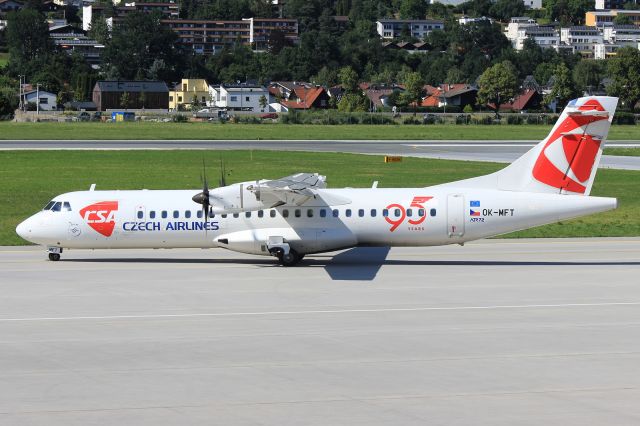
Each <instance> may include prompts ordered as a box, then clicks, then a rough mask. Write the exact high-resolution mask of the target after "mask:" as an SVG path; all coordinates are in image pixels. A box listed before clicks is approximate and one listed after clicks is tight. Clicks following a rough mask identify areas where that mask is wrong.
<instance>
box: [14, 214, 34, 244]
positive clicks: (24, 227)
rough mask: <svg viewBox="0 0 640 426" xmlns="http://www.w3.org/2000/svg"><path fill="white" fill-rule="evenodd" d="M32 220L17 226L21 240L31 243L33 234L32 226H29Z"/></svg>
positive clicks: (17, 232)
mask: <svg viewBox="0 0 640 426" xmlns="http://www.w3.org/2000/svg"><path fill="white" fill-rule="evenodd" d="M29 222H30V218H29V219H27V220H25V221H22V222H20V223H19V224H18V226H16V234H18V235H20V238H24V239H25V240H27V241H29V234H31V225H30V224H29Z"/></svg>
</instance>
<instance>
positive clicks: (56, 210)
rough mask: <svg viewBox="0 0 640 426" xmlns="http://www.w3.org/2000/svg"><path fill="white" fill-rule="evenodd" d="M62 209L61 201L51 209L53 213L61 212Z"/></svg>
mask: <svg viewBox="0 0 640 426" xmlns="http://www.w3.org/2000/svg"><path fill="white" fill-rule="evenodd" d="M61 208H62V203H61V202H60V201H56V203H55V204H54V205H53V207H51V211H53V212H59V211H60V209H61Z"/></svg>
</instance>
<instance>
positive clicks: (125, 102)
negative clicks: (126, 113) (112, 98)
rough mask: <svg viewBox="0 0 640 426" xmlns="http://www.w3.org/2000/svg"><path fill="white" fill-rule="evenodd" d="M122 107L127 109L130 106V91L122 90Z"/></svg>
mask: <svg viewBox="0 0 640 426" xmlns="http://www.w3.org/2000/svg"><path fill="white" fill-rule="evenodd" d="M120 107H121V108H124V109H125V110H126V109H127V108H128V107H129V92H122V96H120Z"/></svg>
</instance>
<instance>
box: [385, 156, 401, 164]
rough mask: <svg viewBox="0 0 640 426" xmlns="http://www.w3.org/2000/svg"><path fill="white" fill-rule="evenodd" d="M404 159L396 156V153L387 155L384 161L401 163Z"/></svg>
mask: <svg viewBox="0 0 640 426" xmlns="http://www.w3.org/2000/svg"><path fill="white" fill-rule="evenodd" d="M401 161H402V157H399V156H394V155H385V156H384V162H385V163H400V162H401Z"/></svg>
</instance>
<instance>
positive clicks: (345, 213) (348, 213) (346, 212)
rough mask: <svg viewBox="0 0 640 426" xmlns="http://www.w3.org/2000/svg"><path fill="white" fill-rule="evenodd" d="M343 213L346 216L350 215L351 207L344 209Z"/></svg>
mask: <svg viewBox="0 0 640 426" xmlns="http://www.w3.org/2000/svg"><path fill="white" fill-rule="evenodd" d="M344 215H345V216H347V217H351V209H347V210H345V211H344Z"/></svg>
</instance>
